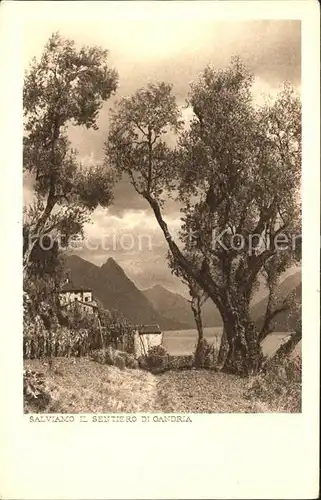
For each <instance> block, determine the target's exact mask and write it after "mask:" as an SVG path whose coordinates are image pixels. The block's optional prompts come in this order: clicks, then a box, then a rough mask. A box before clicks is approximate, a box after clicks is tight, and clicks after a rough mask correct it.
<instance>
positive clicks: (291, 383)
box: [244, 357, 302, 413]
mask: <svg viewBox="0 0 321 500" xmlns="http://www.w3.org/2000/svg"><path fill="white" fill-rule="evenodd" d="M301 381H302V366H301V358H299V357H296V358H286V359H285V360H284V361H283V362H282V363H277V362H271V363H269V365H268V368H267V370H266V371H265V372H262V373H260V374H259V375H257V376H255V377H252V379H250V381H249V383H248V386H247V389H246V391H245V394H244V396H245V397H246V398H247V399H250V400H253V402H255V403H256V405H257V406H258V407H259V408H262V409H263V411H264V410H265V411H266V408H268V409H269V410H270V411H275V412H289V413H297V412H300V411H301Z"/></svg>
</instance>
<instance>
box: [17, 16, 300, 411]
mask: <svg viewBox="0 0 321 500" xmlns="http://www.w3.org/2000/svg"><path fill="white" fill-rule="evenodd" d="M23 71H24V78H23V365H24V371H23V397H24V412H25V413H68V414H71V413H115V412H122V413H124V412H125V413H126V412H129V413H135V412H157V413H166V414H167V413H173V412H174V413H183V414H186V413H187V414H189V413H264V412H274V413H280V412H283V413H284V412H286V413H298V412H300V411H301V377H302V374H301V365H302V363H301V343H302V340H301V339H302V328H301V240H302V238H301V191H300V187H301V150H302V148H301V22H300V21H299V20H260V19H258V20H255V19H253V20H245V21H244V20H240V21H235V20H231V21H229V20H217V21H215V20H213V19H210V20H207V19H205V18H202V19H196V20H192V19H191V20H188V22H186V21H185V22H181V21H180V20H179V19H169V20H168V22H166V23H165V24H164V23H159V22H158V19H157V17H155V18H154V19H153V20H152V21H151V22H148V23H147V22H144V21H143V20H140V19H134V20H133V19H126V18H125V17H124V18H123V19H121V18H119V19H117V20H115V19H111V20H109V19H108V18H106V19H104V20H103V22H97V20H96V21H95V22H94V23H93V22H91V21H90V20H89V21H88V22H87V23H86V22H84V21H83V22H82V23H81V24H80V23H78V24H77V23H66V22H65V21H64V18H63V17H61V21H60V22H57V21H55V22H53V21H52V20H51V19H50V18H48V19H46V20H45V21H44V22H42V23H36V22H34V23H29V24H28V25H26V26H25V29H24V32H23Z"/></svg>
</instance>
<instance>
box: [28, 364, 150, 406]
mask: <svg viewBox="0 0 321 500" xmlns="http://www.w3.org/2000/svg"><path fill="white" fill-rule="evenodd" d="M24 368H25V369H30V370H35V371H40V372H42V373H43V374H44V376H45V380H46V384H47V388H48V390H49V392H50V394H51V396H52V401H51V403H50V405H48V407H47V408H46V410H45V413H115V412H139V411H141V412H148V411H150V408H151V407H152V406H153V402H154V400H155V394H156V379H155V377H154V376H153V375H152V374H151V373H149V372H145V371H142V370H129V369H124V370H120V369H119V368H116V367H114V366H108V365H101V364H100V363H96V362H95V361H91V360H89V359H88V358H55V359H54V361H53V368H52V370H50V369H49V366H48V363H46V362H45V361H44V360H26V361H25V362H24ZM34 411H35V408H34V407H33V406H32V405H30V404H29V403H27V402H26V401H25V412H34Z"/></svg>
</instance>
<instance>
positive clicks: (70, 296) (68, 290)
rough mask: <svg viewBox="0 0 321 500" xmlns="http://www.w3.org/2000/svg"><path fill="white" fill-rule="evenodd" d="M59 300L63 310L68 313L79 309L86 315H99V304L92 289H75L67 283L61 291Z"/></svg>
mask: <svg viewBox="0 0 321 500" xmlns="http://www.w3.org/2000/svg"><path fill="white" fill-rule="evenodd" d="M59 300H60V305H61V308H63V309H65V310H67V311H70V310H73V309H75V308H77V309H78V310H80V311H81V312H84V313H89V314H98V307H97V303H96V302H95V300H94V298H93V294H92V290H91V289H90V288H85V287H73V286H72V285H70V284H69V283H65V285H63V286H62V287H61V289H60V291H59Z"/></svg>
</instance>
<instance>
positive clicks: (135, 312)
mask: <svg viewBox="0 0 321 500" xmlns="http://www.w3.org/2000/svg"><path fill="white" fill-rule="evenodd" d="M65 269H66V271H67V273H68V275H69V278H70V280H71V283H72V284H73V286H75V287H78V286H79V287H80V286H82V287H88V288H91V289H92V291H93V295H94V296H95V297H96V298H97V299H98V300H99V301H100V302H101V303H102V304H103V306H104V307H105V308H106V309H109V310H112V309H115V310H117V311H119V312H120V313H122V314H123V315H124V316H125V317H126V318H127V319H128V321H130V322H131V323H133V324H155V323H156V324H158V325H159V326H160V328H161V329H162V330H184V329H186V328H188V325H186V324H183V323H181V322H180V321H179V320H176V319H175V318H166V317H163V316H162V315H161V314H160V313H159V312H158V311H156V310H155V309H154V308H153V306H152V304H151V303H150V302H149V300H148V299H147V298H146V297H145V295H144V294H143V293H142V292H141V291H140V290H139V289H138V288H137V287H136V286H135V285H134V283H133V282H132V281H131V280H130V279H129V278H128V277H127V276H126V274H125V272H124V270H123V269H122V268H121V267H120V266H119V264H117V262H116V261H115V260H114V259H113V258H109V259H108V260H107V262H106V263H105V264H103V265H102V266H100V267H99V266H96V265H95V264H92V263H91V262H88V261H86V260H84V259H82V258H81V257H79V256H78V255H70V256H67V257H66V260H65Z"/></svg>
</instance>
